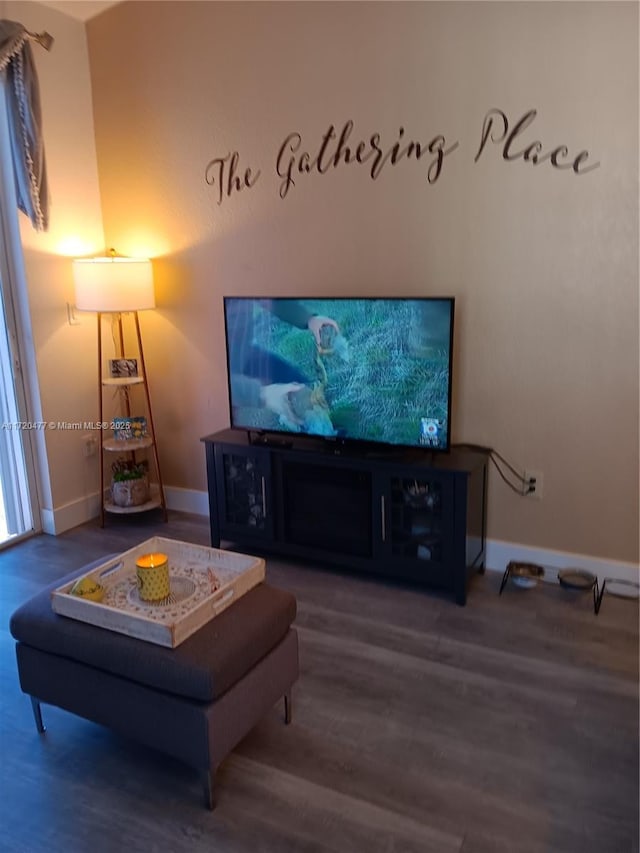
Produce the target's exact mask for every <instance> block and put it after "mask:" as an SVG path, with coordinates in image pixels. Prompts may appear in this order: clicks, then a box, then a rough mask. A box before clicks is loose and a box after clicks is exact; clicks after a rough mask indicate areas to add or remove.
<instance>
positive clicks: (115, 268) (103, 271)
mask: <svg viewBox="0 0 640 853" xmlns="http://www.w3.org/2000/svg"><path fill="white" fill-rule="evenodd" d="M73 279H74V285H75V307H76V308H77V309H78V310H79V311H95V312H96V313H97V317H98V392H99V393H98V398H99V401H100V405H99V422H100V424H102V423H103V421H104V417H103V399H102V395H103V386H104V385H109V384H111V383H110V382H109V380H108V379H105V378H104V377H103V368H102V315H103V314H110V315H114V319H115V329H116V333H115V335H114V345H115V350H116V358H124V357H125V343H124V329H123V324H122V315H123V314H125V313H132V314H133V317H134V322H135V330H136V337H137V344H138V354H139V357H140V369H141V371H142V375H141V378H140V379H138V380H137V381H134V382H131V383H128V382H127V381H126V380H124V381H123V384H122V386H121V387H122V390H124V405H125V414H126V416H127V417H130V416H131V410H130V401H129V391H128V386H129V384H139V383H141V384H142V385H143V387H144V392H145V398H146V404H147V413H148V417H149V429H150V433H151V441H150V443H149V442H146V443H145V442H143V443H142V444H141V445H140V444H138V445H136V442H126V441H124V442H121V445H122V448H121V449H122V451H123V452H125V453H131V454H132V455H133V459H134V461H135V452H136V450H137V449H142V448H143V447H144V448H145V449H146V448H148V449H150V450H151V451H152V453H153V459H154V463H155V467H156V472H157V475H158V488H159V492H160V494H159V501H157V502H155V504H154V502H150V504H151V505H150V506H149V507H148V508H149V509H151V508H153V505H155V506H161V507H162V511H163V515H164V519H165V521H166V520H167V507H166V503H165V497H164V488H163V485H162V474H161V472H160V462H159V460H158V450H157V446H156V440H155V428H154V425H153V415H152V411H151V398H150V395H149V385H148V382H147V371H146V365H145V361H144V350H143V348H142V335H141V334H140V322H139V319H138V311H144V310H147V309H150V308H155V294H154V289H153V269H152V266H151V261H149V260H148V259H146V258H122V257H117V256H116V255H115V252H113V250H112V252H111V254H110V255H109V256H108V257H103V258H86V259H85V258H82V259H78V260H75V261H74V262H73ZM99 434H100V523H101V525H102V526H103V527H104V512H105V501H104V455H103V451H104V449H105V446H107V448H108V449H109V450H116V449H118V450H119V449H120V447H119V446H118V443H117V442H116V441H114V440H113V439H111V440H109V441H108V444H106V443H105V439H104V430H103V429H102V428H100V429H99ZM145 507H146V505H145Z"/></svg>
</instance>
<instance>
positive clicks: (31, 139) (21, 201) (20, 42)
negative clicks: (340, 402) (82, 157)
mask: <svg viewBox="0 0 640 853" xmlns="http://www.w3.org/2000/svg"><path fill="white" fill-rule="evenodd" d="M32 41H35V42H38V43H39V44H40V45H42V47H44V48H45V49H46V50H49V49H50V48H51V45H52V44H53V39H52V37H51V36H50V35H49V34H48V33H42V34H36V33H30V32H29V31H28V30H26V29H25V28H24V27H23V26H22V24H18V23H16V22H15V21H7V20H0V82H2V77H3V76H4V75H6V77H5V80H6V83H5V85H6V95H7V107H8V113H7V120H8V124H9V134H10V138H11V156H12V160H13V173H14V176H15V185H16V196H17V199H18V207H19V208H20V210H21V211H22V212H23V213H25V214H26V215H27V216H28V217H29V220H30V221H31V224H32V225H33V227H34V228H35V230H36V231H46V230H47V227H48V225H49V187H48V184H47V168H46V163H45V156H44V140H43V137H42V116H41V113H40V89H39V87H38V75H37V73H36V67H35V63H34V61H33V53H32V51H31V44H30V42H32Z"/></svg>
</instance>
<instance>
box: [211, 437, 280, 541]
mask: <svg viewBox="0 0 640 853" xmlns="http://www.w3.org/2000/svg"><path fill="white" fill-rule="evenodd" d="M216 455H217V456H218V465H219V466H220V470H221V472H222V477H220V478H219V479H218V501H219V507H220V514H221V516H222V518H221V521H222V524H223V526H224V528H225V529H226V530H227V531H232V530H233V529H234V528H235V529H237V530H238V531H240V532H242V533H243V535H246V534H251V533H252V532H254V533H255V535H256V536H263V537H264V536H265V534H267V535H271V533H272V529H273V514H272V512H271V508H270V504H271V471H270V464H269V455H268V454H264V453H261V452H260V450H256V449H255V448H248V449H245V448H240V447H238V448H227V447H224V446H217V447H216Z"/></svg>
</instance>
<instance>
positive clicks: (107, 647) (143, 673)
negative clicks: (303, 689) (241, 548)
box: [9, 557, 296, 702]
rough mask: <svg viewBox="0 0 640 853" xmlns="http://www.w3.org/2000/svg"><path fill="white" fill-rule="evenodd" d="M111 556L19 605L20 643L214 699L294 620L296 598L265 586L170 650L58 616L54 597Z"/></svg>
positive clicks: (15, 622) (14, 628)
mask: <svg viewBox="0 0 640 853" xmlns="http://www.w3.org/2000/svg"><path fill="white" fill-rule="evenodd" d="M107 559H108V558H104V557H103V558H102V559H100V560H97V561H95V563H91V564H89V565H87V566H84V567H83V568H82V569H79V570H78V571H75V572H72V573H71V574H69V575H67V576H66V577H64V578H60V579H59V580H57V581H56V582H55V583H53V584H51V585H50V586H48V587H46V588H45V589H43V590H42V591H41V592H39V593H38V594H37V595H35V596H34V597H33V598H32V599H30V600H29V601H27V602H26V603H25V604H23V605H22V606H21V607H20V608H18V610H16V612H15V613H14V614H13V616H12V617H11V621H10V624H9V627H10V630H11V633H12V635H13V636H14V637H15V639H16V640H18V642H21V643H25V644H27V645H29V646H32V647H34V648H36V649H42V650H44V651H47V652H50V653H51V654H55V655H60V656H62V657H65V658H70V659H71V660H77V661H81V662H82V663H86V664H89V665H91V666H94V667H96V668H97V669H101V670H104V671H106V672H111V673H114V674H115V675H119V676H122V677H123V678H128V679H130V680H131V681H135V682H138V683H140V684H145V685H147V686H149V687H154V688H156V689H158V690H164V691H166V692H167V693H173V694H177V695H178V696H188V697H189V698H191V699H197V700H200V701H203V702H211V701H213V700H214V699H215V698H216V697H218V696H221V695H222V694H223V693H225V692H226V691H227V690H228V689H229V688H230V687H232V686H233V685H234V684H235V683H236V682H237V681H238V680H239V679H241V678H242V676H243V675H245V673H247V672H248V671H249V670H250V669H251V668H252V667H253V666H255V664H256V663H258V661H259V660H261V659H262V658H263V657H264V656H265V655H266V654H268V653H269V652H270V651H271V649H272V648H273V647H274V646H276V645H277V644H278V643H279V642H280V640H281V639H282V638H283V637H284V636H285V634H286V633H287V631H288V630H289V626H290V625H291V623H292V622H293V620H294V619H295V616H296V600H295V597H294V596H293V595H292V594H291V593H289V592H285V591H284V590H280V589H276V588H275V587H272V586H269V585H268V584H266V583H261V584H259V585H258V586H256V587H254V588H253V589H251V590H250V591H249V592H247V593H245V594H244V595H243V596H242V597H241V598H239V599H238V601H236V602H235V603H234V604H232V605H231V606H230V607H228V608H227V609H226V610H225V611H223V612H222V613H221V614H220V615H219V616H216V617H215V618H214V619H212V620H211V621H210V622H208V623H207V624H206V625H204V626H203V627H202V628H200V630H199V631H196V633H195V634H192V635H191V637H189V638H188V639H186V640H185V641H184V642H183V643H181V644H180V645H179V646H178V647H177V648H175V649H167V648H165V647H163V646H157V645H154V644H153V643H147V642H144V641H143V640H137V639H135V638H133V637H126V636H125V635H124V634H117V633H115V632H114V631H108V630H106V629H105V628H98V627H96V626H94V625H87V624H86V623H84V622H79V621H78V620H76V619H70V618H68V617H66V616H59V615H58V614H57V613H54V612H53V609H52V607H51V592H52V591H53V590H54V589H56V588H57V587H59V586H62V584H64V583H67V582H68V581H70V580H72V579H73V578H74V577H77V576H78V575H81V574H84V573H85V572H87V571H89V570H90V569H91V568H92V567H93V566H94V565H100V564H102V563H104V562H105V561H106V560H107Z"/></svg>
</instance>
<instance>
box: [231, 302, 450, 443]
mask: <svg viewBox="0 0 640 853" xmlns="http://www.w3.org/2000/svg"><path fill="white" fill-rule="evenodd" d="M454 304H455V303H454V299H453V298H450V297H447V298H444V297H443V298H436V297H423V298H413V297H412V298H389V299H386V298H365V297H352V298H347V297H344V298H327V299H324V298H314V299H291V298H283V297H277V298H264V297H244V296H243V297H237V296H228V297H225V298H224V316H225V334H226V346H227V370H228V379H229V382H228V384H229V404H230V412H231V426H232V427H233V428H236V429H243V430H247V431H249V432H250V433H251V432H252V431H255V432H256V433H257V434H259V435H263V436H269V435H270V434H272V433H282V434H285V435H289V436H291V435H293V434H295V435H309V436H315V437H322V438H325V439H327V440H332V441H337V442H344V443H347V442H349V443H350V442H366V443H368V444H376V445H380V444H383V445H398V446H402V447H424V448H428V449H430V450H434V451H447V450H449V446H450V420H451V367H452V353H453V319H454Z"/></svg>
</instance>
